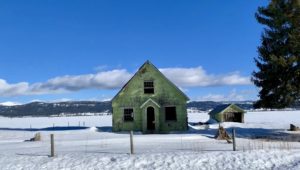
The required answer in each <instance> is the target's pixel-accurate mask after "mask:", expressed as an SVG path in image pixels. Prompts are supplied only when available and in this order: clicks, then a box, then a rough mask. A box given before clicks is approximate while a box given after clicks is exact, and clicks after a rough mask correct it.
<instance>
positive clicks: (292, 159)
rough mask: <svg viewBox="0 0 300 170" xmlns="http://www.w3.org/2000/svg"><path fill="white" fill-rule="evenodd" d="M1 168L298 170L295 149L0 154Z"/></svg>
mask: <svg viewBox="0 0 300 170" xmlns="http://www.w3.org/2000/svg"><path fill="white" fill-rule="evenodd" d="M0 164H1V169H3V170H11V169H76V170H82V169H110V170H111V169H114V170H117V169H248V170H251V169H253V170H259V169H299V168H300V154H299V152H295V151H278V150H273V151H264V150H258V151H247V152H173V153H159V154H157V153H150V154H136V155H128V154H107V153H86V154H82V153H69V154H63V155H59V156H57V157H55V158H49V157H47V156H43V155H13V156H12V155H4V154H1V155H0Z"/></svg>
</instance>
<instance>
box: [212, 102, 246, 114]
mask: <svg viewBox="0 0 300 170" xmlns="http://www.w3.org/2000/svg"><path fill="white" fill-rule="evenodd" d="M230 107H231V108H233V109H234V110H236V111H238V112H243V113H244V112H245V111H244V110H243V109H241V108H240V107H238V106H237V105H235V104H222V105H219V106H217V107H216V108H214V109H213V110H212V111H210V112H209V113H208V114H209V115H215V114H218V113H223V112H224V111H226V110H227V109H228V108H230Z"/></svg>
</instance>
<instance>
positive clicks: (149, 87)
mask: <svg viewBox="0 0 300 170" xmlns="http://www.w3.org/2000/svg"><path fill="white" fill-rule="evenodd" d="M144 93H145V94H154V84H153V81H145V82H144Z"/></svg>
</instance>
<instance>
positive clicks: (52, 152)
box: [50, 134, 54, 157]
mask: <svg viewBox="0 0 300 170" xmlns="http://www.w3.org/2000/svg"><path fill="white" fill-rule="evenodd" d="M50 142H51V154H50V156H51V157H54V135H53V134H50Z"/></svg>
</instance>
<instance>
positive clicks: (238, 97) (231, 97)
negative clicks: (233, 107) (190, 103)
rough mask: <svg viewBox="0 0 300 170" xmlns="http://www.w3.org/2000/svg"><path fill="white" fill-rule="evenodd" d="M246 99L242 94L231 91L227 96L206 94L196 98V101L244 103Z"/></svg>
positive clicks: (245, 95)
mask: <svg viewBox="0 0 300 170" xmlns="http://www.w3.org/2000/svg"><path fill="white" fill-rule="evenodd" d="M247 98H248V96H247V94H245V93H244V92H242V91H241V92H237V91H236V90H235V89H233V90H232V91H231V92H230V93H229V94H227V95H224V94H208V95H205V96H201V97H198V98H197V99H196V100H197V101H244V100H246V99H247Z"/></svg>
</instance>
